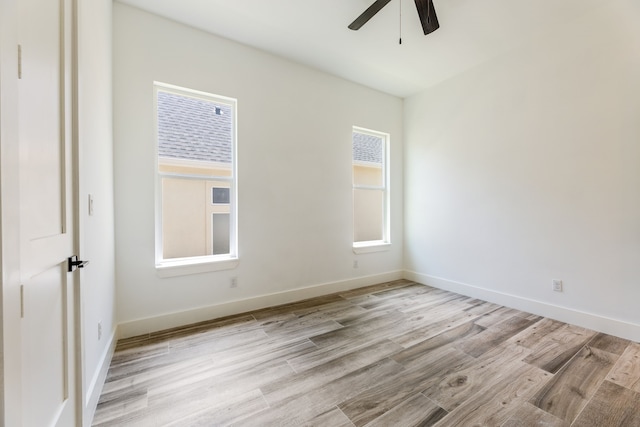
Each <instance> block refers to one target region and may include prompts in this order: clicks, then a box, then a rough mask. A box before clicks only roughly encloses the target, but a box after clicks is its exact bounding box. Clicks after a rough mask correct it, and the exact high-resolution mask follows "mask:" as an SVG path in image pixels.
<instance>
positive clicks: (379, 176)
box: [352, 127, 390, 252]
mask: <svg viewBox="0 0 640 427" xmlns="http://www.w3.org/2000/svg"><path fill="white" fill-rule="evenodd" d="M352 135H353V136H352V147H353V149H352V169H353V247H354V250H356V251H357V252H358V249H360V250H361V251H363V252H365V251H366V250H367V249H369V250H371V248H376V247H377V248H381V247H384V246H388V245H389V243H390V240H389V190H388V189H389V174H388V156H389V155H388V150H389V135H388V134H385V133H381V132H375V131H371V130H367V129H362V128H356V127H354V128H353V134H352Z"/></svg>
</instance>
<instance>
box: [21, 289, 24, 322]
mask: <svg viewBox="0 0 640 427" xmlns="http://www.w3.org/2000/svg"><path fill="white" fill-rule="evenodd" d="M20 318H21V319H24V285H20Z"/></svg>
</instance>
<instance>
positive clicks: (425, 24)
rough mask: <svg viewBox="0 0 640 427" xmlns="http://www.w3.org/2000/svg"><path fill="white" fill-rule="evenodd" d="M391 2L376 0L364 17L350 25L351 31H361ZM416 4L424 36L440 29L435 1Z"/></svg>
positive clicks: (423, 1)
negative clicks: (434, 5) (361, 28)
mask: <svg viewBox="0 0 640 427" xmlns="http://www.w3.org/2000/svg"><path fill="white" fill-rule="evenodd" d="M390 1H391V0H376V1H375V2H373V4H372V5H371V6H369V8H367V10H365V11H364V12H362V15H360V16H358V17H357V18H356V20H355V21H353V22H352V23H351V24H349V29H351V30H359V29H360V27H362V26H363V25H364V24H366V23H367V21H369V19H371V18H373V17H374V16H375V14H376V13H378V12H380V10H381V9H382V8H383V7H385V6H386V5H387V3H389V2H390ZM415 2H416V8H417V9H418V16H420V23H421V24H422V30H423V31H424V34H425V35H427V34H429V33H432V32H434V31H435V30H437V29H438V28H440V24H439V23H438V17H437V16H436V10H435V9H434V7H433V0H415Z"/></svg>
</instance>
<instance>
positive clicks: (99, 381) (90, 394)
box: [82, 329, 118, 426]
mask: <svg viewBox="0 0 640 427" xmlns="http://www.w3.org/2000/svg"><path fill="white" fill-rule="evenodd" d="M117 336H118V332H117V329H116V330H114V331H113V332H112V333H111V336H110V337H109V343H108V345H107V346H106V348H105V350H104V352H103V353H102V357H101V358H100V362H99V363H98V368H97V369H96V371H95V372H94V374H93V378H91V382H90V383H89V387H88V388H87V392H86V393H85V395H84V399H83V402H82V404H83V406H84V407H83V411H82V414H83V418H84V420H83V424H82V425H84V426H90V425H91V423H92V421H93V416H94V415H95V413H96V407H97V406H98V400H99V399H100V393H102V388H103V387H104V382H105V380H106V379H107V372H108V371H109V366H110V365H111V359H113V353H114V352H115V350H116V344H117V342H118V340H117Z"/></svg>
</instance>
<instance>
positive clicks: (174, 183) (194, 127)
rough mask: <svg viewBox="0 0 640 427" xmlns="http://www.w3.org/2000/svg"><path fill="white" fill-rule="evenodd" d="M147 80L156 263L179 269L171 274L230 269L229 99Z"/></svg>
mask: <svg viewBox="0 0 640 427" xmlns="http://www.w3.org/2000/svg"><path fill="white" fill-rule="evenodd" d="M154 87H155V102H156V111H157V115H156V119H157V121H156V131H157V133H156V136H157V146H156V148H157V154H158V155H157V165H158V166H157V198H158V201H157V212H156V267H157V268H158V269H160V270H165V271H166V270H167V269H172V268H175V267H179V268H181V270H180V271H179V272H178V273H175V274H183V273H184V274H188V273H190V272H201V271H211V270H218V269H224V268H232V267H234V266H235V265H236V263H235V262H233V261H235V260H237V247H236V245H237V243H236V236H237V223H236V218H237V216H236V206H237V203H236V196H237V194H236V173H235V152H236V150H235V147H236V100H235V99H231V98H226V97H222V96H218V95H212V94H208V93H204V92H198V91H194V90H190V89H185V88H179V87H176V86H170V85H166V84H161V83H155V85H154ZM226 261H232V263H230V264H229V263H227V264H225V262H226ZM206 264H208V266H207V265H206ZM203 265H205V267H204V269H203V267H202V266H203ZM194 266H196V267H194ZM184 267H190V268H187V269H185V268H184ZM168 275H174V274H168Z"/></svg>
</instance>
